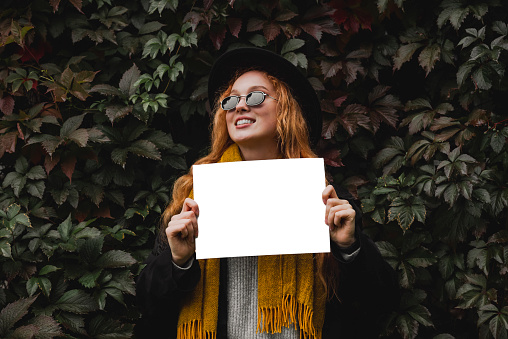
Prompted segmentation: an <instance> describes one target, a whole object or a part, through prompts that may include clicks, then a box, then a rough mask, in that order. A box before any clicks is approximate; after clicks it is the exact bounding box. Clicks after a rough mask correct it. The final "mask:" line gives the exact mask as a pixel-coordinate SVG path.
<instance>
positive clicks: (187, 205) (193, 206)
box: [182, 198, 199, 216]
mask: <svg viewBox="0 0 508 339" xmlns="http://www.w3.org/2000/svg"><path fill="white" fill-rule="evenodd" d="M188 211H193V212H194V213H196V216H199V206H198V203H197V202H195V201H194V200H192V199H191V198H186V199H185V200H184V202H183V206H182V212H188Z"/></svg>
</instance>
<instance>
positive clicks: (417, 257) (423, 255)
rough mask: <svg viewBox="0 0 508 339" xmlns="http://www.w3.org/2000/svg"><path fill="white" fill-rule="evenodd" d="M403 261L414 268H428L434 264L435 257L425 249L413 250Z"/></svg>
mask: <svg viewBox="0 0 508 339" xmlns="http://www.w3.org/2000/svg"><path fill="white" fill-rule="evenodd" d="M405 260H406V261H407V262H408V263H410V264H411V265H412V266H414V267H428V266H430V265H432V264H434V263H436V261H437V260H436V257H435V256H434V255H433V254H432V252H431V251H429V250H428V249H426V248H425V247H419V248H416V249H415V250H413V251H412V252H411V253H410V255H409V256H408V257H406V258H405Z"/></svg>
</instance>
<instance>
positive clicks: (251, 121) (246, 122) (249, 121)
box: [235, 119, 254, 126]
mask: <svg viewBox="0 0 508 339" xmlns="http://www.w3.org/2000/svg"><path fill="white" fill-rule="evenodd" d="M253 123H254V120H250V119H240V120H238V121H237V122H236V124H235V126H241V125H248V124H253Z"/></svg>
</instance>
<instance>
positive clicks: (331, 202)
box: [325, 198, 351, 223]
mask: <svg viewBox="0 0 508 339" xmlns="http://www.w3.org/2000/svg"><path fill="white" fill-rule="evenodd" d="M340 205H349V201H347V200H343V199H339V198H329V199H328V200H327V201H326V210H325V216H326V218H325V222H326V223H328V221H327V220H328V215H329V214H330V210H331V209H332V208H333V207H335V206H340ZM349 206H351V205H349Z"/></svg>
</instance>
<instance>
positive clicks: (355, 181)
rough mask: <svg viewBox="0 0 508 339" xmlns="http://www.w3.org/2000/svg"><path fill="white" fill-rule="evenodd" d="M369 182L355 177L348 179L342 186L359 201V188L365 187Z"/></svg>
mask: <svg viewBox="0 0 508 339" xmlns="http://www.w3.org/2000/svg"><path fill="white" fill-rule="evenodd" d="M368 182H369V181H368V180H365V179H364V178H361V177H358V176H354V177H350V178H347V179H346V180H344V182H343V183H342V184H343V185H344V186H346V188H347V189H348V191H349V192H350V193H351V194H352V195H353V196H354V197H355V199H358V186H362V185H365V184H367V183H368Z"/></svg>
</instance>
